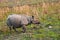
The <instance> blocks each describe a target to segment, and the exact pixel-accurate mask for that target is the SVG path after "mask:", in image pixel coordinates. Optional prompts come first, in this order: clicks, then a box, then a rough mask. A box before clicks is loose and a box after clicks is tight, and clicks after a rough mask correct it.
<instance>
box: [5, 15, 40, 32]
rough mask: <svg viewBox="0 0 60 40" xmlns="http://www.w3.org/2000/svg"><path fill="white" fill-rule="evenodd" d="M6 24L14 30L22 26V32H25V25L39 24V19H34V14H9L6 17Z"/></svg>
mask: <svg viewBox="0 0 60 40" xmlns="http://www.w3.org/2000/svg"><path fill="white" fill-rule="evenodd" d="M6 23H7V25H8V27H9V29H10V31H11V29H14V30H15V31H16V32H17V30H16V28H20V27H21V28H22V29H23V32H26V26H27V25H29V24H40V22H39V21H35V20H34V16H27V15H21V14H19V15H18V14H11V15H9V16H8V17H7V22H6Z"/></svg>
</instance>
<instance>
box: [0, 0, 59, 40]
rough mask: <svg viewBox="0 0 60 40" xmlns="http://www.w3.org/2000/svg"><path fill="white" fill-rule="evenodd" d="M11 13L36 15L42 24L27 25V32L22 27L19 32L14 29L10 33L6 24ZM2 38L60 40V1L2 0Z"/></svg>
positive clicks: (0, 22)
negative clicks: (9, 0) (8, 0)
mask: <svg viewBox="0 0 60 40" xmlns="http://www.w3.org/2000/svg"><path fill="white" fill-rule="evenodd" d="M16 2H17V3H16ZM10 14H26V15H30V16H31V15H34V16H35V18H36V19H37V20H39V21H40V23H41V24H40V26H39V25H34V24H31V25H28V26H26V28H27V32H26V33H22V32H21V30H22V29H21V28H18V29H17V30H18V31H19V33H16V32H15V31H14V30H12V33H10V30H9V28H8V26H7V25H6V19H7V17H8V15H10ZM0 40H60V1H59V0H57V1H56V0H55V1H53V2H52V1H49V0H48V1H42V0H41V1H40V0H38V1H36V0H35V1H34V0H33V1H32V0H31V1H29V0H26V1H24V0H23V1H19V0H18V1H11V2H7V0H6V1H4V0H3V1H2V2H0Z"/></svg>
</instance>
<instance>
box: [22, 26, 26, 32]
mask: <svg viewBox="0 0 60 40" xmlns="http://www.w3.org/2000/svg"><path fill="white" fill-rule="evenodd" d="M22 29H23V33H25V32H26V26H25V25H23V26H22Z"/></svg>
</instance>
